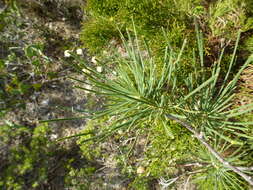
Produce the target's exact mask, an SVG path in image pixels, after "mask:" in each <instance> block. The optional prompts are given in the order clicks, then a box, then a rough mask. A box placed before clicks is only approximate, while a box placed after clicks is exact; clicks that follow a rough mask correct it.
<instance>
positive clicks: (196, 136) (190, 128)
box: [166, 114, 253, 186]
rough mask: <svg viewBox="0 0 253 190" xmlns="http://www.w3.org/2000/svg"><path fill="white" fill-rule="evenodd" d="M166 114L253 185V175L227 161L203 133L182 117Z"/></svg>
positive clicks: (225, 164)
mask: <svg viewBox="0 0 253 190" xmlns="http://www.w3.org/2000/svg"><path fill="white" fill-rule="evenodd" d="M166 116H167V118H169V119H172V120H174V121H176V122H177V123H179V124H181V125H183V126H184V127H185V128H187V129H188V130H189V131H191V132H192V133H193V135H194V136H195V138H197V139H198V140H199V141H200V142H201V143H202V144H203V145H204V146H205V147H206V148H207V149H208V150H209V152H210V153H211V154H212V155H213V156H215V157H216V158H217V160H219V161H220V162H221V163H222V164H223V165H224V166H225V167H227V168H229V169H231V170H232V171H234V172H235V173H237V174H238V175H240V176H241V177H242V178H243V179H245V181H247V182H248V183H249V184H250V185H251V186H253V179H252V177H250V176H248V175H247V174H245V173H243V172H242V170H241V168H240V167H235V166H233V165H231V164H230V163H229V162H227V161H226V160H225V159H224V158H222V156H221V155H220V154H219V153H218V152H216V151H215V150H214V149H213V148H212V147H211V146H210V145H209V144H208V142H207V141H206V140H205V139H204V138H203V134H201V133H198V132H197V131H195V129H194V128H193V127H192V126H191V125H190V124H189V123H188V122H186V121H182V120H181V119H178V118H177V117H175V116H172V115H170V114H167V115H166ZM250 168H251V167H250Z"/></svg>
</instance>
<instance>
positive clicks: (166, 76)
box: [73, 30, 253, 185]
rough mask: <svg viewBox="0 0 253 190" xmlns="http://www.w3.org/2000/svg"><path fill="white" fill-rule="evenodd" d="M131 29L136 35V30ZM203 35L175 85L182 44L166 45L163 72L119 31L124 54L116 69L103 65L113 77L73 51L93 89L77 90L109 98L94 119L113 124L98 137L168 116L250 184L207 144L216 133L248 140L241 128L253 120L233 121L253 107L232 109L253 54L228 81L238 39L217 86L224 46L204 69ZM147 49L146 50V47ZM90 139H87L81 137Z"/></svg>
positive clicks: (134, 41) (234, 142)
mask: <svg viewBox="0 0 253 190" xmlns="http://www.w3.org/2000/svg"><path fill="white" fill-rule="evenodd" d="M134 31H135V36H137V34H136V30H134ZM197 31H198V30H197ZM201 36H202V35H201V33H200V32H197V40H198V50H199V56H198V59H195V62H194V63H193V64H194V66H195V71H194V72H193V73H190V74H189V76H188V77H187V78H185V80H184V84H181V83H178V77H179V76H178V72H177V68H178V67H180V62H181V57H182V55H183V52H184V48H185V46H186V42H184V44H183V46H182V48H181V51H180V53H179V54H176V53H175V52H173V50H172V49H170V48H169V47H167V48H166V51H165V56H164V65H163V68H162V71H161V72H157V70H156V64H155V63H154V60H155V59H154V58H153V57H152V56H151V54H148V56H145V57H144V56H143V55H142V54H141V50H140V46H139V43H138V39H137V37H136V39H132V38H131V36H130V35H128V39H129V42H126V41H125V40H124V38H123V35H122V39H123V43H124V47H125V49H126V51H127V53H128V56H127V57H126V58H121V59H119V61H118V62H117V65H116V70H115V71H116V72H113V71H112V70H111V69H110V68H105V70H106V69H107V72H108V73H114V76H113V77H112V78H113V79H110V78H108V77H105V76H104V75H102V74H100V73H98V72H96V71H95V70H94V69H93V68H92V67H90V66H89V65H87V64H86V63H84V62H82V60H81V59H79V57H76V56H74V55H73V56H74V57H75V58H76V59H77V60H78V61H79V62H80V64H81V63H83V64H82V67H84V68H85V71H86V72H84V74H85V76H86V77H87V78H88V79H89V82H86V81H79V80H77V81H79V82H82V83H85V84H88V85H90V86H91V87H92V89H90V88H83V87H81V86H80V87H79V88H80V89H84V90H86V91H89V92H93V93H96V94H101V95H102V96H105V97H107V98H108V103H107V104H106V105H105V110H103V111H101V112H98V113H97V114H96V117H100V116H104V115H107V116H111V117H112V116H113V117H114V120H113V122H112V123H111V124H110V125H109V126H108V127H107V129H106V130H105V131H104V132H103V133H102V134H99V135H97V136H96V138H105V137H108V136H111V135H112V134H113V133H115V131H117V130H119V129H121V130H134V129H136V128H137V127H138V126H139V125H140V124H143V123H144V124H145V123H148V122H154V121H156V120H158V119H159V120H166V118H168V119H171V120H174V121H176V122H178V123H179V124H181V125H182V126H183V127H185V128H186V129H188V130H189V131H190V132H191V133H193V136H194V138H196V139H198V140H199V142H200V143H202V144H203V145H204V146H205V147H206V148H207V149H208V151H209V154H211V155H212V156H214V157H215V158H216V159H217V160H218V161H219V162H221V163H222V165H223V166H224V167H225V168H227V169H229V170H231V171H232V172H234V173H235V174H237V175H239V176H241V177H242V178H243V179H245V180H246V181H247V182H249V183H250V184H251V185H252V184H253V181H252V180H251V179H250V177H249V176H248V175H247V173H245V172H244V171H241V170H240V169H238V167H235V166H233V165H231V164H230V163H229V162H228V159H227V158H226V157H225V158H223V157H222V156H221V155H220V154H219V153H218V152H217V151H218V150H216V149H215V148H216V147H212V146H211V145H210V144H212V142H213V141H214V140H215V139H213V138H215V137H219V138H221V139H223V140H224V141H226V142H227V143H230V144H231V145H232V146H235V147H240V146H243V145H244V143H243V141H242V140H240V138H241V137H244V138H248V139H251V137H250V136H248V135H246V134H245V131H247V130H249V129H248V127H247V126H248V125H251V124H252V122H239V121H236V120H235V119H236V118H235V117H238V116H240V115H243V114H244V113H247V112H250V111H252V109H253V106H252V104H248V105H245V106H241V107H237V108H232V109H231V105H232V102H231V101H232V100H233V97H234V90H235V88H236V83H237V81H238V79H239V76H240V74H241V72H242V71H243V70H244V69H245V68H246V67H247V65H248V64H249V63H251V62H252V59H253V57H252V56H250V57H249V58H248V60H247V61H246V63H245V64H244V65H243V66H242V67H241V68H240V69H239V71H238V73H237V74H236V75H235V76H234V77H233V78H232V79H231V80H229V79H230V75H229V74H230V72H231V69H232V66H233V64H234V61H235V57H236V49H237V46H238V41H239V37H238V39H237V43H236V45H235V49H234V52H233V56H232V59H231V61H230V63H229V68H228V71H227V73H226V74H225V76H224V78H223V79H222V81H223V82H221V84H219V83H218V82H219V81H220V80H221V76H220V70H221V68H220V63H221V60H222V56H223V53H224V50H222V52H221V56H220V58H219V60H218V61H217V62H216V63H214V65H213V69H212V70H211V71H210V72H208V71H206V70H205V69H204V53H203V41H202V38H201ZM129 44H130V45H129ZM147 51H148V52H150V50H149V48H148V47H147ZM198 63H199V65H198ZM179 85H180V86H179ZM235 121H236V122H235ZM80 135H82V134H80ZM84 135H85V134H84ZM92 139H94V138H92ZM88 140H90V139H86V140H85V141H88Z"/></svg>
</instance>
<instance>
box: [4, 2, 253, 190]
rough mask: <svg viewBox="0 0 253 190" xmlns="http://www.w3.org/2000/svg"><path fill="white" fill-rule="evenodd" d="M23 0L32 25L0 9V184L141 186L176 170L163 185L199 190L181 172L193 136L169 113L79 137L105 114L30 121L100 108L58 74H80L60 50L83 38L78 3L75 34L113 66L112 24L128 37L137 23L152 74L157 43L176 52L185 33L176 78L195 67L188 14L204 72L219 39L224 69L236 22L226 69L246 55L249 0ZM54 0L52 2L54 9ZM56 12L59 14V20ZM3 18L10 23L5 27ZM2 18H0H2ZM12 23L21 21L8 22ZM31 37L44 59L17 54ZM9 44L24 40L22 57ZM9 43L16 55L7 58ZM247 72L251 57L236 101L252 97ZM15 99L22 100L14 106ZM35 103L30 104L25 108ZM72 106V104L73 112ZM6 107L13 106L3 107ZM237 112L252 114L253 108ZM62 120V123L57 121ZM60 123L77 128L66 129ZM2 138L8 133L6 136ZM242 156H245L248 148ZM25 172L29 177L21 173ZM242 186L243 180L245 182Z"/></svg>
mask: <svg viewBox="0 0 253 190" xmlns="http://www.w3.org/2000/svg"><path fill="white" fill-rule="evenodd" d="M10 2H15V1H10ZM17 2H18V1H17ZM62 2H63V1H62ZM58 3H59V2H58ZM41 5H43V6H41ZM22 6H23V8H25V9H27V10H29V11H27V10H26V13H27V14H28V16H30V17H37V18H38V19H39V21H38V20H37V21H36V22H35V23H36V24H34V25H31V24H30V22H29V18H28V19H25V21H24V20H23V19H22V16H21V15H19V14H16V13H17V12H15V11H17V10H16V8H17V7H15V6H14V7H13V9H10V11H9V12H8V15H3V14H2V13H1V14H0V16H1V18H4V19H3V20H1V21H0V31H1V32H2V31H3V34H4V35H2V36H1V37H0V45H1V47H4V48H2V49H0V51H1V52H0V53H1V54H0V74H1V75H0V77H1V78H0V87H1V89H0V90H1V91H0V100H1V101H2V100H3V102H4V108H5V109H2V110H1V114H2V115H5V116H4V119H5V120H13V123H17V124H18V125H14V126H12V125H6V124H3V125H1V130H0V131H1V134H4V135H2V137H1V138H3V139H0V140H1V141H0V143H2V142H3V143H8V144H10V145H11V147H12V148H11V150H10V152H9V153H11V154H10V155H9V157H5V158H6V159H5V160H4V162H0V163H1V164H2V163H7V164H5V165H1V164H0V168H1V169H2V168H4V170H3V171H4V172H3V173H1V174H0V187H1V188H3V189H24V188H30V189H45V188H48V189H49V188H58V189H59V188H64V187H65V188H70V189H73V190H74V189H80V190H83V189H92V190H93V189H99V190H100V189H136V190H141V189H147V190H149V189H161V185H160V184H159V182H161V179H167V178H168V179H169V178H174V177H176V176H183V177H182V178H181V180H180V181H179V182H178V183H176V184H175V185H174V187H169V189H170V188H172V189H173V188H174V189H183V188H188V189H191V188H192V189H201V186H200V187H197V186H196V185H193V184H191V183H189V178H188V176H187V175H185V176H184V174H187V173H188V172H192V171H193V170H194V169H195V168H197V167H198V165H196V163H195V161H196V159H195V158H196V157H195V156H196V152H198V151H199V149H200V144H199V142H197V141H196V140H195V139H194V138H193V137H192V135H191V133H189V132H188V131H187V130H185V129H183V128H182V127H181V126H180V125H178V124H176V123H174V122H170V121H165V123H164V121H161V120H157V121H155V122H148V121H147V122H146V123H144V124H143V125H141V126H140V127H139V128H138V130H126V131H118V132H116V133H115V134H113V135H112V136H111V137H110V138H108V139H106V140H104V141H102V142H97V141H88V142H85V143H82V141H84V140H86V139H87V138H92V137H95V136H96V135H97V134H100V133H101V131H103V130H104V129H106V128H107V127H108V126H109V124H110V122H111V120H112V118H110V117H104V118H100V119H97V120H92V121H88V120H85V121H87V123H85V122H84V120H73V121H68V122H66V121H65V122H64V121H62V122H59V123H49V124H48V125H44V124H43V125H38V120H43V119H54V118H56V117H58V118H59V117H61V118H63V117H75V116H81V115H82V110H83V109H85V108H87V109H94V110H96V109H101V107H102V106H101V100H98V98H97V96H93V95H90V94H83V93H81V92H80V91H75V90H74V91H73V90H71V89H72V86H73V84H76V83H68V82H66V81H65V80H64V79H62V78H61V79H60V82H59V81H58V78H60V77H62V76H75V77H76V78H79V77H80V80H82V79H83V78H82V76H81V75H79V73H76V72H74V71H73V67H72V66H70V64H69V63H71V64H72V63H73V64H74V61H73V60H71V59H68V58H63V52H64V50H67V49H72V48H73V49H75V48H76V46H79V45H80V44H81V43H80V41H79V39H78V37H79V36H78V33H79V29H80V28H79V27H80V21H81V20H82V16H80V11H81V9H82V8H84V10H85V13H86V15H85V17H84V19H83V23H82V29H81V31H80V40H81V42H82V43H83V46H84V47H85V48H87V51H88V52H89V54H90V55H91V56H96V59H97V60H98V61H99V62H100V64H102V65H103V64H106V65H107V66H109V67H114V66H115V65H108V64H110V63H111V59H113V58H114V57H113V56H114V55H115V54H114V53H116V54H117V56H124V53H125V52H124V49H123V46H122V41H121V38H120V33H119V31H121V32H122V34H123V36H125V37H126V38H127V32H129V33H130V35H132V36H134V35H135V34H134V29H133V26H135V27H136V31H137V36H138V38H139V41H140V43H141V47H143V49H142V50H143V54H145V53H147V52H145V48H144V46H145V43H144V41H145V42H147V44H148V45H149V47H150V49H151V52H152V55H154V56H155V64H156V67H157V69H158V71H157V72H158V73H159V72H160V70H161V69H162V67H163V57H164V53H165V52H164V50H165V47H166V46H167V45H168V44H170V46H171V47H172V49H173V50H174V51H175V53H178V52H179V51H180V48H181V46H182V44H183V41H184V40H185V39H187V46H186V49H185V51H184V53H183V57H182V64H181V67H180V68H179V69H178V73H180V74H181V76H182V79H181V80H183V79H184V78H185V76H186V75H187V74H189V73H191V72H193V70H194V67H195V65H194V64H193V60H194V59H193V52H195V53H197V51H194V50H197V43H196V34H195V28H194V27H195V25H194V18H195V19H196V22H197V24H198V26H199V27H200V29H201V30H202V31H203V35H204V43H205V52H204V54H205V68H206V70H207V71H209V70H210V68H212V66H213V63H214V62H215V61H217V60H218V56H219V53H220V51H221V49H222V47H224V46H226V50H225V55H224V59H223V61H222V70H223V71H222V72H223V73H225V71H226V70H227V68H228V65H229V61H228V60H229V59H230V58H231V55H232V52H233V46H234V44H235V40H236V36H237V32H238V30H241V31H242V36H241V40H240V43H239V53H238V55H239V57H238V66H237V67H235V69H234V72H236V70H238V68H239V66H240V64H241V63H242V62H243V61H244V60H245V59H246V58H247V56H248V55H249V54H251V53H253V32H252V31H253V11H252V10H253V3H252V1H251V0H243V1H239V0H225V1H221V0H216V1H208V0H187V1H186V0H180V1H174V0H161V1H156V0H151V1H147V0H130V1H129V0H122V1H116V0H104V1H97V0H87V2H86V5H85V7H78V6H80V5H78V6H77V5H74V6H70V7H68V6H66V4H64V3H60V4H57V1H54V0H41V1H39V3H34V4H33V3H32V2H30V3H28V4H24V5H22ZM55 7H57V11H52V8H55ZM19 10H22V9H19ZM75 10H76V11H75ZM12 11H14V12H12ZM22 14H24V13H22ZM35 15H37V16H35ZM62 16H63V17H64V18H65V20H61V19H62V18H61V17H62ZM8 22H9V23H10V24H9V25H8V26H7V25H6V23H8ZM133 22H134V25H133ZM5 25H6V26H7V27H4V26H5ZM65 27H66V28H65ZM17 28H18V29H20V30H16V29H17ZM28 33H29V35H28ZM17 36H19V37H20V36H21V39H19V40H16V41H14V43H13V40H12V39H11V37H12V38H14V37H17ZM27 36H28V37H27ZM29 36H30V38H29ZM23 37H24V38H23ZM23 41H26V44H22V42H23ZM15 42H18V43H15ZM37 42H38V43H37ZM37 44H42V46H43V48H42V49H41V51H42V52H43V54H45V56H47V57H49V58H51V59H52V60H53V61H50V63H48V64H47V63H46V60H44V59H42V58H41V57H40V55H31V56H30V58H31V59H27V58H29V52H27V51H26V53H28V54H27V55H25V50H28V49H29V47H33V46H34V45H37ZM13 46H17V47H20V49H22V51H23V52H21V54H22V56H20V51H14V50H15V49H14V50H11V51H9V50H8V51H6V50H3V49H7V48H9V47H13ZM27 48H28V49H27ZM12 51H14V54H15V55H13V56H9V57H7V56H6V55H8V54H10V52H12ZM84 59H86V57H84ZM6 60H7V61H9V62H15V63H16V62H18V61H22V63H23V65H21V66H22V67H20V66H18V69H19V70H14V71H12V70H11V72H9V71H10V68H9V67H8V68H7V67H6V65H5V64H4V63H5V62H6ZM88 60H89V58H88ZM36 63H39V65H38V64H36ZM65 63H67V64H65ZM93 64H94V63H93ZM95 64H98V63H95ZM23 66H25V67H23ZM21 68H22V69H21ZM12 69H13V68H12ZM20 69H21V70H20ZM19 71H22V72H19ZM31 72H35V77H34V78H32V80H31V79H30V78H29V76H30V74H29V73H31ZM10 73H11V74H10ZM21 73H22V75H21ZM252 74H253V67H252V65H250V66H249V67H248V68H247V69H246V70H245V72H244V73H243V75H242V77H241V80H240V83H239V84H238V93H237V97H236V98H235V101H234V102H235V106H237V105H244V104H246V103H252V100H253V97H252V89H253V79H252ZM43 81H45V82H43ZM7 100H8V101H7ZM36 101H38V102H36ZM18 103H20V106H17V105H18ZM34 105H36V106H35V107H33V106H34ZM0 106H2V103H1V104H0ZM57 106H58V107H57ZM56 107H57V108H56ZM59 107H61V108H59ZM31 110H32V111H31ZM73 110H76V111H78V112H79V113H78V114H75V113H73ZM8 111H11V113H10V112H9V113H7V114H5V113H6V112H8ZM238 119H240V120H242V121H252V113H250V114H248V115H247V116H245V117H244V118H238ZM84 125H85V128H84V129H83V127H84ZM164 125H166V127H164ZM61 127H64V130H63V129H62V128H61ZM68 127H70V128H71V127H73V128H74V127H76V129H73V130H68V129H67V128H68ZM50 128H51V129H50ZM56 128H57V129H56ZM81 128H82V129H81ZM251 128H252V127H251ZM251 128H250V129H251ZM52 131H53V132H54V133H53V134H52ZM91 131H92V133H90V134H89V135H86V136H82V137H80V138H78V139H72V140H70V141H67V140H66V141H64V142H66V143H64V142H63V143H60V144H58V143H55V142H54V140H50V137H52V135H55V133H57V135H59V136H60V137H63V136H68V135H73V134H76V133H77V132H81V133H82V132H84V133H87V132H91ZM94 131H95V134H94ZM247 135H249V136H252V135H253V130H248V131H247ZM10 140H15V142H9V141H10ZM240 140H244V139H243V138H242V139H240ZM246 144H247V147H246V148H248V149H250V150H252V149H253V142H252V140H248V142H247V143H246ZM1 146H2V145H1ZM246 148H245V150H246ZM0 153H1V154H3V152H0ZM3 158H4V157H2V158H1V159H3ZM40 158H44V159H43V161H42V162H38V159H40ZM245 159H247V160H250V161H251V163H252V162H253V160H252V153H251V154H248V156H247V157H245ZM6 160H7V161H6ZM10 163H12V164H13V163H17V165H16V166H17V168H13V165H12V164H10ZM189 163H190V164H189ZM191 164H192V165H191ZM194 164H195V165H194ZM38 166H39V168H40V169H39V168H38ZM55 167H56V168H55ZM190 177H191V175H190ZM27 178H29V180H26V179H27ZM52 178H55V180H53V179H52ZM205 187H206V186H203V187H202V189H204V188H205ZM245 188H246V189H247V187H246V186H245Z"/></svg>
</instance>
